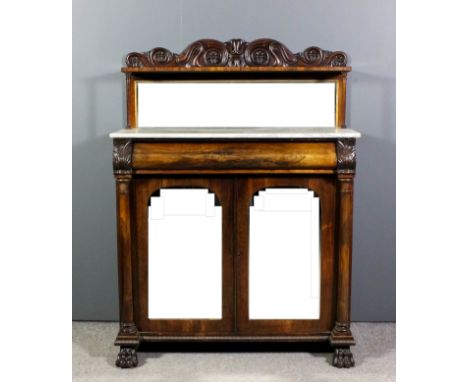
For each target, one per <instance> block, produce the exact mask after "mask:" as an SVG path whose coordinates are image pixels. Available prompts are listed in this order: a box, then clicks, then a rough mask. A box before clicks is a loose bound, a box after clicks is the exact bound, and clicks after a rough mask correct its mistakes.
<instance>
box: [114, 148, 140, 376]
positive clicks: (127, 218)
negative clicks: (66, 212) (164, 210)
mask: <svg viewBox="0 0 468 382" xmlns="http://www.w3.org/2000/svg"><path fill="white" fill-rule="evenodd" d="M113 167H114V176H115V180H116V203H117V252H118V262H119V315H120V330H119V333H118V335H117V339H116V341H115V344H116V345H120V353H119V355H118V358H117V361H116V365H117V366H119V367H122V368H127V367H135V366H137V364H138V359H137V356H136V348H137V346H138V344H139V338H138V329H137V327H136V325H135V319H134V313H133V312H134V300H133V280H132V226H131V221H132V219H131V193H132V141H131V140H128V139H114V151H113Z"/></svg>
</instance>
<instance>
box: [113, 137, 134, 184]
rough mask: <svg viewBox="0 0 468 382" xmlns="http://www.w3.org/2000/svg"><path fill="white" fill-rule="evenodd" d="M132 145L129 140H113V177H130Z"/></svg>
mask: <svg viewBox="0 0 468 382" xmlns="http://www.w3.org/2000/svg"><path fill="white" fill-rule="evenodd" d="M132 154H133V145H132V141H131V140H130V139H114V150H113V152H112V165H113V168H114V174H115V175H130V174H131V173H132Z"/></svg>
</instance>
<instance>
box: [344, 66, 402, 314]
mask: <svg viewBox="0 0 468 382" xmlns="http://www.w3.org/2000/svg"><path fill="white" fill-rule="evenodd" d="M348 94H349V98H348V105H349V108H348V121H350V122H349V127H351V128H353V129H356V130H359V131H361V132H362V133H363V136H362V138H361V139H359V140H358V142H357V172H356V182H355V201H354V242H353V281H352V312H353V313H352V320H354V321H370V320H373V321H391V320H392V318H393V320H395V319H396V312H395V299H396V296H395V277H396V258H395V253H396V247H395V236H396V233H395V224H396V218H395V207H396V198H395V166H396V163H395V161H396V145H395V78H390V77H382V76H377V75H370V74H367V73H363V72H358V71H356V72H352V73H351V75H350V86H349V93H348ZM374 290H377V291H378V293H372V291H374Z"/></svg>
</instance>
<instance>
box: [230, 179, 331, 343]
mask: <svg viewBox="0 0 468 382" xmlns="http://www.w3.org/2000/svg"><path fill="white" fill-rule="evenodd" d="M238 195H240V199H239V202H238V205H237V208H238V211H237V216H238V218H237V224H238V225H239V227H241V226H243V227H244V228H243V229H241V230H240V237H239V238H238V245H239V261H240V265H239V274H238V280H239V283H238V289H237V294H238V295H239V296H240V298H239V300H238V302H237V309H238V312H239V315H238V320H239V322H238V324H239V325H238V328H239V330H240V332H241V333H245V334H250V333H254V332H256V333H258V332H260V333H263V334H278V333H283V334H307V333H310V331H317V330H323V331H327V330H330V329H331V327H332V324H333V315H334V312H333V311H332V308H331V307H332V303H331V302H332V301H333V298H334V294H333V293H334V292H333V290H334V282H333V280H331V279H332V278H333V266H334V265H333V264H334V261H335V260H334V242H333V228H332V227H333V226H334V219H335V191H334V183H333V179H327V178H320V179H319V178H316V179H313V178H303V177H291V178H280V177H275V178H248V179H243V180H241V181H240V183H239V185H238Z"/></svg>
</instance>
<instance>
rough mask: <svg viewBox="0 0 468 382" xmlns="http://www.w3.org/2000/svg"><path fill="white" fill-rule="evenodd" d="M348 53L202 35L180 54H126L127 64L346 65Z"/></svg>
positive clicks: (159, 50)
mask: <svg viewBox="0 0 468 382" xmlns="http://www.w3.org/2000/svg"><path fill="white" fill-rule="evenodd" d="M347 62H348V57H347V55H346V53H344V52H341V51H336V52H332V51H328V50H323V49H320V48H319V47H316V46H312V47H309V48H306V49H305V50H304V51H303V52H300V53H292V52H291V51H290V50H289V49H288V48H287V47H286V46H285V45H283V44H282V43H281V42H279V41H277V40H273V39H268V38H263V39H258V40H254V41H252V42H247V41H244V40H242V39H232V40H229V41H226V42H221V41H218V40H212V39H204V40H198V41H195V42H193V43H192V44H190V45H189V46H188V47H186V48H185V49H184V50H183V51H182V52H181V53H180V54H176V53H173V52H171V51H169V50H168V49H166V48H160V47H158V48H154V49H152V50H150V51H147V52H142V53H138V52H132V53H129V54H128V55H127V57H126V64H127V66H128V67H136V68H138V67H164V66H179V67H213V66H214V67H252V66H253V67H255V66H273V67H274V66H284V67H290V66H332V67H333V66H346V64H347Z"/></svg>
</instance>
